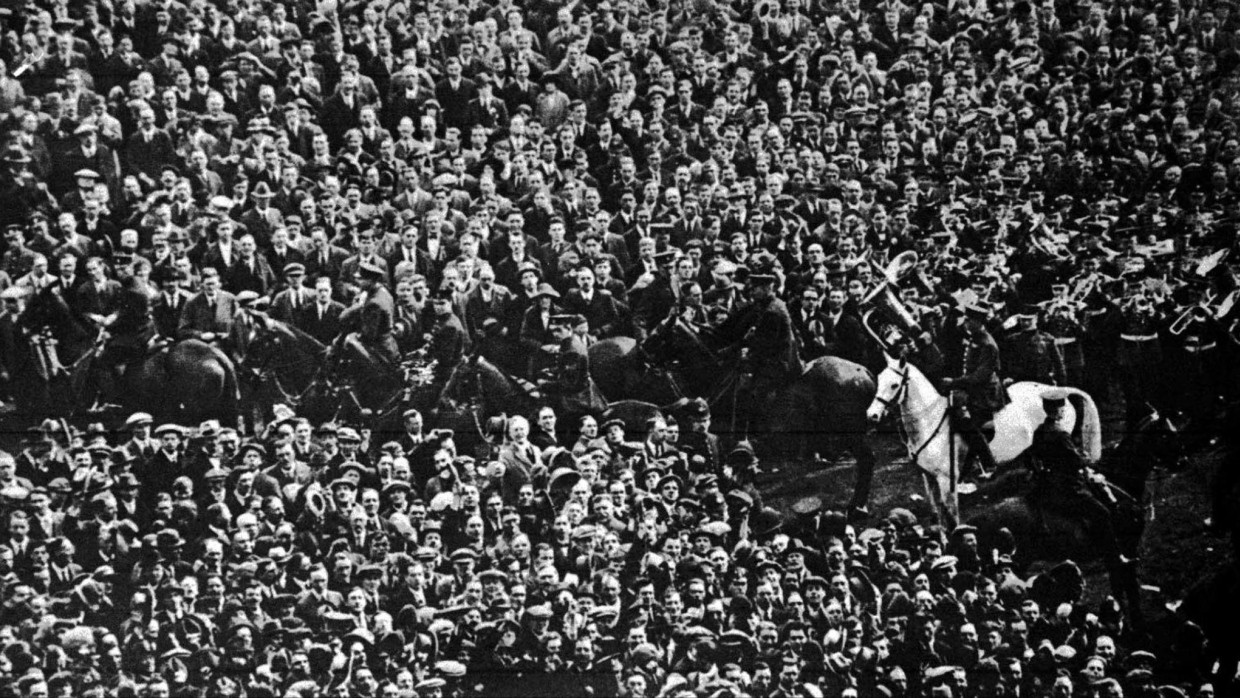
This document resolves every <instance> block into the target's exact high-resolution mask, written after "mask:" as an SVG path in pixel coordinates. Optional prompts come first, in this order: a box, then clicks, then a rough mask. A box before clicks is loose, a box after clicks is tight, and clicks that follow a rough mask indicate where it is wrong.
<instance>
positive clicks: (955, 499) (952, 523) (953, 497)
mask: <svg viewBox="0 0 1240 698" xmlns="http://www.w3.org/2000/svg"><path fill="white" fill-rule="evenodd" d="M937 479H938V486H939V498H940V499H939V501H940V503H941V504H942V509H943V512H944V514H945V517H944V521H943V525H944V527H945V528H946V529H947V530H949V531H950V530H952V529H953V528H955V527H956V524H958V523H960V497H959V496H958V494H957V493H956V490H955V488H954V487H953V486H952V477H951V474H950V473H943V474H940V475H939V476H938V478H937Z"/></svg>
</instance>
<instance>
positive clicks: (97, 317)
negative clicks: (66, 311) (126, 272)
mask: <svg viewBox="0 0 1240 698" xmlns="http://www.w3.org/2000/svg"><path fill="white" fill-rule="evenodd" d="M86 275H87V280H86V281H85V282H84V283H82V284H79V285H78V287H77V289H76V290H75V292H74V296H75V297H74V299H73V300H72V306H73V308H74V309H75V310H76V311H77V312H78V314H79V315H81V316H82V317H84V318H86V319H88V320H90V321H91V322H92V323H94V326H95V327H99V326H101V325H102V324H103V319H104V318H105V317H106V316H107V315H109V314H111V313H112V311H114V310H115V309H116V299H117V295H118V294H119V292H120V284H119V283H117V282H116V281H115V280H113V279H109V278H108V268H107V266H106V265H105V264H104V263H103V259H101V258H99V257H91V258H90V259H88V260H87V261H86ZM66 300H68V299H66Z"/></svg>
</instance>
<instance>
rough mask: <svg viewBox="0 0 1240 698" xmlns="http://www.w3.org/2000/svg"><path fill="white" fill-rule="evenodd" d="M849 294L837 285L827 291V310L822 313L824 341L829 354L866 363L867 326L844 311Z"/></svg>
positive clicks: (862, 363)
mask: <svg viewBox="0 0 1240 698" xmlns="http://www.w3.org/2000/svg"><path fill="white" fill-rule="evenodd" d="M847 300H848V294H847V292H845V291H844V289H842V288H839V287H836V288H833V289H831V290H830V291H829V292H827V311H826V312H825V313H823V314H822V317H821V322H822V342H823V347H824V348H825V349H826V354H827V355H828V356H838V357H840V358H841V359H847V360H849V361H851V362H853V363H856V364H861V365H862V366H864V365H866V356H865V347H866V341H865V328H863V327H862V326H861V321H860V320H858V319H857V317H856V316H855V315H853V314H851V313H845V312H844V304H845V302H847Z"/></svg>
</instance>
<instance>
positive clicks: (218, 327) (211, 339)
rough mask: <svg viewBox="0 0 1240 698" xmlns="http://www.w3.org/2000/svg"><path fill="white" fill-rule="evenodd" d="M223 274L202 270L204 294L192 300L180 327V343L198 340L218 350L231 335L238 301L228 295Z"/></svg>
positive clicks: (206, 269)
mask: <svg viewBox="0 0 1240 698" xmlns="http://www.w3.org/2000/svg"><path fill="white" fill-rule="evenodd" d="M222 283H223V282H222V281H221V279H220V272H219V271H218V270H217V269H215V268H214V267H207V268H205V269H203V270H202V291H201V292H200V293H199V294H198V295H196V296H194V297H193V298H191V299H189V302H187V303H186V304H185V309H184V310H183V311H182V312H181V320H180V322H179V323H178V324H177V336H178V337H179V338H180V339H197V340H200V341H203V342H206V343H207V344H213V345H216V346H219V345H220V344H221V343H223V342H226V341H227V339H228V336H229V335H230V334H231V333H232V328H233V322H234V320H235V318H236V316H237V310H238V306H237V297H236V296H234V295H233V294H231V293H229V292H228V291H225V290H224V289H223V288H221V286H222Z"/></svg>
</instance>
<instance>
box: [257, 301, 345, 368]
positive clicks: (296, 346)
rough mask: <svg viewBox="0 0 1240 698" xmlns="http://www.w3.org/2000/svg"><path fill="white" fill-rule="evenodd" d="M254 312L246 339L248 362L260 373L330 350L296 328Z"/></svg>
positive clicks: (264, 314)
mask: <svg viewBox="0 0 1240 698" xmlns="http://www.w3.org/2000/svg"><path fill="white" fill-rule="evenodd" d="M247 312H249V313H250V318H251V320H252V321H251V322H250V323H249V335H248V336H247V337H244V338H243V339H244V342H243V344H244V345H245V356H244V360H245V361H246V363H247V364H250V365H251V367H252V368H255V369H256V370H262V369H264V368H266V367H267V366H268V365H269V364H273V363H275V364H287V363H289V362H293V361H300V360H303V359H304V358H305V355H306V354H310V355H315V356H317V355H318V354H321V353H322V352H323V351H324V350H325V349H326V347H325V346H324V345H323V344H322V343H321V342H319V341H318V340H316V339H315V338H314V337H311V336H310V335H308V334H306V333H305V332H302V331H301V330H299V329H297V328H296V327H294V326H292V325H290V324H288V323H285V322H281V321H280V320H276V319H273V318H272V317H271V316H269V315H267V314H266V313H263V312H258V311H247Z"/></svg>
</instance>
